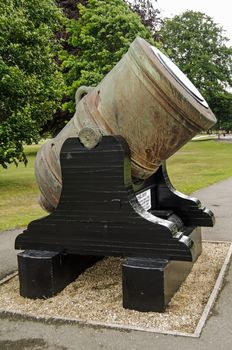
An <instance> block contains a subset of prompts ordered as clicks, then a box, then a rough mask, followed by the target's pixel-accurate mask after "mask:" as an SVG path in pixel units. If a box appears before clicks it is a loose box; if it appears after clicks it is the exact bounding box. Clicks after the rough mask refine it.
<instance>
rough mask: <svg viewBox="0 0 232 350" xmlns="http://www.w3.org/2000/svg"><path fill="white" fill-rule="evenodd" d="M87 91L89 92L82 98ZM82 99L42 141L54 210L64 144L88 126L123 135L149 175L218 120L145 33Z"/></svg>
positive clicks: (135, 166)
mask: <svg viewBox="0 0 232 350" xmlns="http://www.w3.org/2000/svg"><path fill="white" fill-rule="evenodd" d="M86 90H87V91H86ZM85 91H86V92H88V93H87V95H86V96H84V97H83V98H82V99H81V100H80V101H79V97H80V95H81V94H82V93H84V92H85ZM77 100H78V101H77V105H76V112H75V114H74V117H73V118H72V119H71V120H70V121H69V123H68V124H67V125H66V126H65V127H64V129H63V130H62V131H61V132H60V133H59V134H58V135H57V136H56V137H55V138H53V139H51V140H48V141H47V142H46V143H45V144H44V145H43V146H42V148H41V150H40V151H39V152H38V155H37V158H36V165H35V174H36V179H37V182H38V185H39V188H40V191H41V197H40V204H41V205H42V207H44V208H45V209H46V210H47V211H49V212H51V211H52V210H53V209H54V208H56V206H57V204H58V201H59V197H60V193H61V187H62V179H61V169H60V161H59V157H60V150H61V147H62V144H63V142H64V141H65V140H66V139H67V138H69V137H78V135H79V133H80V131H81V130H82V129H83V128H86V127H87V128H91V129H93V130H95V131H96V133H99V134H101V135H110V134H114V135H121V136H123V137H124V138H125V139H126V141H127V142H128V144H129V147H130V150H131V165H132V175H133V176H134V177H136V178H138V179H144V178H148V177H149V176H151V175H152V174H153V173H154V172H155V171H156V170H157V169H158V167H159V166H160V164H161V162H162V161H164V160H166V159H168V158H169V157H170V156H171V155H172V154H174V153H175V152H176V151H177V150H178V149H179V148H181V147H182V146H183V145H184V144H185V143H186V142H188V141H189V140H190V139H191V138H192V137H193V136H194V135H196V134H197V133H198V132H199V131H201V130H204V129H208V128H209V127H211V126H212V125H213V124H214V123H215V122H216V118H215V116H214V114H213V113H212V111H211V110H210V108H209V106H208V104H207V102H206V101H205V100H204V98H203V97H202V96H201V94H200V93H199V92H198V90H197V89H196V88H195V87H194V86H193V84H192V83H191V82H190V81H189V80H188V78H187V77H186V76H185V75H184V74H183V73H182V72H181V71H180V70H179V69H178V68H177V67H176V66H175V65H174V64H173V63H172V61H171V60H169V58H167V57H166V56H165V55H164V54H163V53H162V52H160V51H159V50H158V49H157V48H155V47H153V46H151V45H150V44H148V43H147V42H146V41H145V40H143V39H141V38H139V37H138V38H136V39H135V40H134V42H133V43H132V44H131V46H130V48H129V50H128V52H127V53H126V54H125V55H124V56H123V57H122V59H121V60H120V61H119V62H118V63H117V65H116V66H115V67H114V68H113V69H112V70H111V71H110V72H109V73H108V74H107V75H106V76H105V78H104V79H103V80H102V81H101V82H100V83H99V84H98V85H97V87H95V88H92V89H89V88H88V89H85V88H80V89H79V90H78V92H77ZM77 186H78V184H77Z"/></svg>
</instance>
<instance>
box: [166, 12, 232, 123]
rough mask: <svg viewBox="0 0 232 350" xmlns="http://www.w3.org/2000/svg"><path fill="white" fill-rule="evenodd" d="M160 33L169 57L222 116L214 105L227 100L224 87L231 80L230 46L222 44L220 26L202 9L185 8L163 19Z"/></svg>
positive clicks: (223, 39) (216, 105) (224, 42)
mask: <svg viewBox="0 0 232 350" xmlns="http://www.w3.org/2000/svg"><path fill="white" fill-rule="evenodd" d="M160 34H161V38H162V43H163V47H164V48H165V50H166V51H167V53H168V55H169V56H170V58H172V59H173V60H174V62H175V63H176V64H177V65H178V66H179V67H180V68H181V70H182V71H183V72H184V73H185V74H186V75H187V76H188V77H189V79H190V80H191V81H192V82H193V83H194V85H196V87H197V88H198V89H199V90H200V91H201V93H202V95H203V96H204V97H205V99H206V100H207V102H208V103H209V105H210V107H211V108H212V110H213V111H214V112H215V114H216V115H218V116H219V113H220V118H222V116H221V112H222V110H221V111H220V110H219V108H218V107H219V105H221V106H222V104H223V103H222V101H223V100H226V101H228V96H229V95H228V93H227V89H228V87H229V86H231V82H232V78H231V71H232V56H231V53H232V48H231V47H228V46H226V43H227V41H228V39H227V38H226V37H225V35H224V31H223V29H222V28H221V27H220V26H219V25H218V24H216V23H214V21H213V19H212V18H211V17H209V16H207V15H205V14H204V13H201V12H193V11H186V12H184V13H183V14H182V15H178V16H175V17H173V18H172V19H166V20H165V22H164V25H163V26H162V29H161V33H160ZM220 101H221V102H220ZM224 112H225V109H224ZM224 112H223V113H224ZM225 113H226V112H225ZM225 117H226V115H225Z"/></svg>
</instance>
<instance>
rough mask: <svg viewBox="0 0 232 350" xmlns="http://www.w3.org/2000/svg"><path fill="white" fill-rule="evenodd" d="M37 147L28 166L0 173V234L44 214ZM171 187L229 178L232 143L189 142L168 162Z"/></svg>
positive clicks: (190, 186)
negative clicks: (38, 183)
mask: <svg viewBox="0 0 232 350" xmlns="http://www.w3.org/2000/svg"><path fill="white" fill-rule="evenodd" d="M39 147H40V146H38V145H35V146H34V145H33V146H27V147H26V148H25V151H26V153H27V155H28V160H29V161H28V164H27V166H26V167H25V166H24V165H23V164H20V165H19V166H18V167H16V166H15V165H11V166H9V167H8V169H7V170H5V169H0V231H3V230H7V229H11V228H15V227H21V226H26V225H27V224H28V223H29V222H30V221H31V220H33V219H36V218H39V217H41V216H43V215H46V213H45V212H44V211H43V210H42V209H40V207H39V205H38V204H37V197H38V195H39V191H38V189H37V186H36V183H35V178H34V159H35V155H36V152H37V150H38V148H39ZM168 173H169V176H170V179H171V182H172V183H173V185H174V187H176V188H177V189H178V190H180V191H182V192H184V193H187V194H190V193H191V192H194V191H196V190H198V189H200V188H203V187H206V186H208V185H211V184H213V183H215V182H218V181H220V180H223V179H226V178H228V177H230V176H232V143H220V142H215V141H213V140H210V141H194V142H189V143H188V144H187V145H186V146H184V147H183V148H182V149H181V150H180V151H179V152H177V153H176V154H175V155H174V156H173V157H171V158H170V159H169V160H168Z"/></svg>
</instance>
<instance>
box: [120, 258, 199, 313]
mask: <svg viewBox="0 0 232 350" xmlns="http://www.w3.org/2000/svg"><path fill="white" fill-rule="evenodd" d="M192 266H193V263H192V262H187V261H168V260H166V259H147V258H145V259H143V258H137V259H136V258H128V259H127V261H126V262H125V263H124V264H123V271H122V272H123V278H122V285H123V307H124V308H126V309H131V310H137V311H142V312H148V311H154V312H164V311H165V308H166V306H167V305H168V303H169V302H170V300H171V298H172V297H173V295H174V294H175V292H176V291H177V290H178V288H179V287H180V285H181V283H182V282H183V281H184V280H185V279H186V277H187V276H188V274H189V272H190V270H191V268H192Z"/></svg>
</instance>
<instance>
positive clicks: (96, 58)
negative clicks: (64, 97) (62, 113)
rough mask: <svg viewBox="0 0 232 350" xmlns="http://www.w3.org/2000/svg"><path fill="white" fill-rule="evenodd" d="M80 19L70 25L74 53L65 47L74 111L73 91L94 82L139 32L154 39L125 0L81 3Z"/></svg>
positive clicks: (146, 37)
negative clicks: (85, 4)
mask: <svg viewBox="0 0 232 350" xmlns="http://www.w3.org/2000/svg"><path fill="white" fill-rule="evenodd" d="M79 15H80V17H79V19H78V20H72V21H71V22H70V24H69V26H68V28H67V31H68V32H69V33H70V38H69V45H70V46H72V47H73V48H78V51H77V53H76V54H75V55H72V54H70V51H69V52H67V51H63V52H62V55H61V58H62V59H63V64H62V67H63V70H64V76H65V80H66V83H67V86H68V94H69V96H70V101H69V102H67V103H66V104H65V108H67V109H69V111H71V112H73V111H74V94H75V91H76V89H77V88H78V87H79V86H81V85H92V86H95V85H96V84H97V83H98V82H99V81H100V80H101V79H102V78H103V77H104V75H106V74H107V73H108V72H109V71H110V70H111V68H112V67H113V66H114V65H115V64H116V63H117V62H118V61H119V60H120V58H121V57H122V55H123V54H124V53H125V52H126V51H127V49H128V47H129V45H130V43H131V42H132V41H133V40H134V39H135V37H136V36H137V35H140V36H141V37H143V38H145V39H147V40H148V41H150V42H151V43H152V42H153V39H152V34H151V32H150V31H149V30H148V29H147V28H145V27H144V25H143V24H142V23H141V21H140V18H139V16H138V15H137V14H135V13H133V12H132V10H131V9H130V8H129V7H128V5H127V4H126V3H125V2H124V1H123V0H89V1H88V4H87V6H83V5H81V4H80V5H79Z"/></svg>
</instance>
